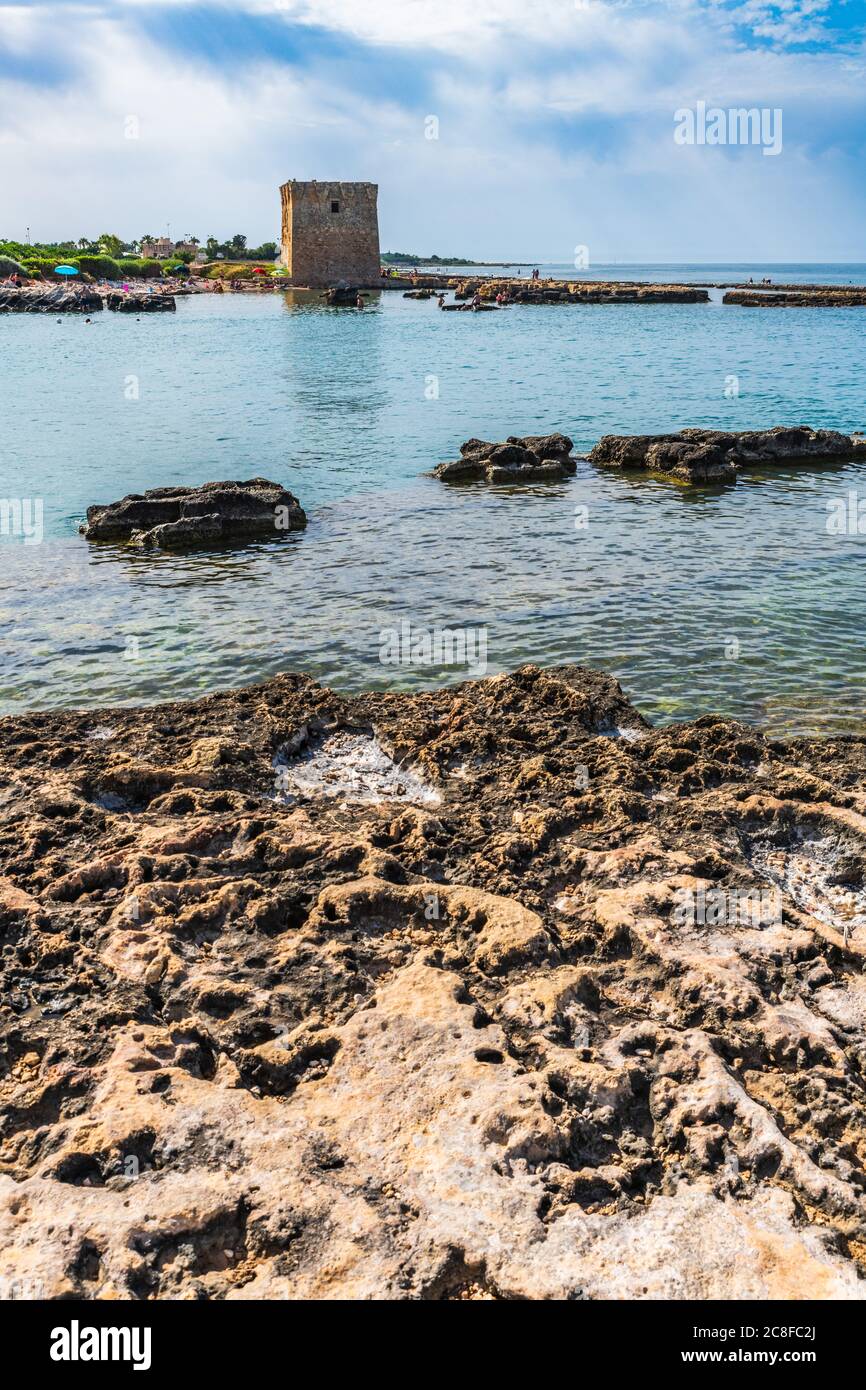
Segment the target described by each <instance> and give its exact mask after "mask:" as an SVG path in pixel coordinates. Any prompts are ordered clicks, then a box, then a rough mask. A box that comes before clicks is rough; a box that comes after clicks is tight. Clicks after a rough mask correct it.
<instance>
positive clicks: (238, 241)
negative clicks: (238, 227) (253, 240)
mask: <svg viewBox="0 0 866 1390" xmlns="http://www.w3.org/2000/svg"><path fill="white" fill-rule="evenodd" d="M246 244H247V239H246V237H245V236H241V234H240V232H236V233H235V235H234V236H233V237H232V239H231V242H230V246H231V249H232V250H233V251H237V253H238V255H240V254H241V252H242V251H243V250H244V249H245V247H246Z"/></svg>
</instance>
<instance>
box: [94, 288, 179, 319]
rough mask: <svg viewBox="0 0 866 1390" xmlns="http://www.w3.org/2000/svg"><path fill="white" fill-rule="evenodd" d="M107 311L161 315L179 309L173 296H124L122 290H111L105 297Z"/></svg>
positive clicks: (161, 294) (159, 294) (160, 294)
mask: <svg viewBox="0 0 866 1390" xmlns="http://www.w3.org/2000/svg"><path fill="white" fill-rule="evenodd" d="M105 307H106V309H113V310H114V311H115V312H116V313H119V314H159V313H170V312H171V311H172V310H175V309H177V304H176V303H175V299H174V295H172V294H163V293H161V292H160V293H158V294H132V293H130V294H124V292H123V291H122V290H110V291H109V293H108V294H107V295H106V297H105Z"/></svg>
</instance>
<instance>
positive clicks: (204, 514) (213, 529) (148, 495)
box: [79, 478, 307, 550]
mask: <svg viewBox="0 0 866 1390" xmlns="http://www.w3.org/2000/svg"><path fill="white" fill-rule="evenodd" d="M306 524H307V518H306V514H305V512H304V511H303V509H302V508H301V506H300V504H299V502H298V499H297V497H295V496H294V495H293V494H292V493H291V492H287V491H286V489H285V488H283V487H281V486H280V484H279V483H272V482H269V481H268V479H267V478H249V479H247V480H246V481H245V482H222V483H204V484H202V486H201V487H157V488H152V489H151V490H150V491H149V492H145V493H137V492H133V493H129V494H128V496H126V497H122V498H121V499H120V501H119V502H108V503H106V504H105V505H102V506H94V507H88V508H87V522H86V523H85V524H84V525H83V526H80V527H79V530H80V531H81V533H82V535H84V536H86V537H87V539H88V540H89V541H126V542H129V543H130V544H132V545H137V546H142V547H144V548H147V549H153V548H160V549H164V550H182V549H186V548H188V547H190V546H196V545H210V544H219V545H224V544H243V542H244V541H248V540H252V539H262V538H265V539H266V538H268V537H270V538H272V539H277V540H278V539H279V538H280V537H281V536H284V535H286V534H287V533H288V532H289V531H299V530H301V529H302V528H303V527H304V526H306Z"/></svg>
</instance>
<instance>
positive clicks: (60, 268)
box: [54, 265, 78, 275]
mask: <svg viewBox="0 0 866 1390" xmlns="http://www.w3.org/2000/svg"><path fill="white" fill-rule="evenodd" d="M54 274H55V275H77V274H78V271H77V270H76V268H75V266H74V265H56V266H55V267H54Z"/></svg>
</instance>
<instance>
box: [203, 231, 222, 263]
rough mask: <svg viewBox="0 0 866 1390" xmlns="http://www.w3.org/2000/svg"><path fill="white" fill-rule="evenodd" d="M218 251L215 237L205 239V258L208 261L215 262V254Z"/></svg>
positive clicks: (218, 247) (218, 245)
mask: <svg viewBox="0 0 866 1390" xmlns="http://www.w3.org/2000/svg"><path fill="white" fill-rule="evenodd" d="M219 249H220V244H219V242H218V241H217V239H216V237H215V236H209V237H208V239H207V241H206V242H205V251H206V252H207V258H208V260H209V261H215V260H216V257H217V252H218V251H219Z"/></svg>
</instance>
